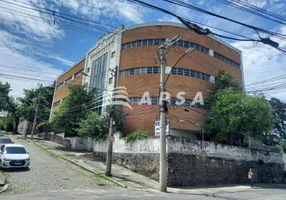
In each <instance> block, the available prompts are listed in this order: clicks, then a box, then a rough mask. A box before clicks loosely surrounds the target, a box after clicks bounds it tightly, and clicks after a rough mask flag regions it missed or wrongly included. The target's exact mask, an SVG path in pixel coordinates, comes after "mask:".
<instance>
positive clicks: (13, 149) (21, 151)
mask: <svg viewBox="0 0 286 200" xmlns="http://www.w3.org/2000/svg"><path fill="white" fill-rule="evenodd" d="M5 151H6V154H26V153H27V152H26V150H25V148H24V147H6V149H5Z"/></svg>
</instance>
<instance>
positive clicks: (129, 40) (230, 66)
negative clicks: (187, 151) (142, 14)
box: [119, 23, 244, 137]
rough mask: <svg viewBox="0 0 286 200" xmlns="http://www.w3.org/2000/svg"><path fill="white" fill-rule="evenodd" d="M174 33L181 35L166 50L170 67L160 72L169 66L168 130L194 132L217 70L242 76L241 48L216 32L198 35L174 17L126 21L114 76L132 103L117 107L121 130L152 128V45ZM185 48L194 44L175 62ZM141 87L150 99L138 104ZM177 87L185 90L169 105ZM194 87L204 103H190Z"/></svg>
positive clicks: (155, 68) (156, 68)
mask: <svg viewBox="0 0 286 200" xmlns="http://www.w3.org/2000/svg"><path fill="white" fill-rule="evenodd" d="M175 35H179V36H181V40H180V41H178V42H176V43H175V44H174V46H173V47H172V48H171V49H170V50H169V51H168V53H167V56H166V60H167V65H168V66H171V67H172V68H173V69H172V71H171V70H170V68H169V70H166V73H170V72H171V75H170V77H169V79H168V81H167V82H166V91H167V92H169V93H170V95H171V97H174V98H172V99H171V105H170V106H169V111H168V115H167V116H168V117H167V118H168V119H169V128H170V131H169V132H170V134H171V135H178V136H183V137H196V134H199V133H200V127H199V125H200V124H202V123H203V121H204V118H205V117H204V114H205V113H206V112H207V109H208V104H207V97H208V93H209V91H211V90H212V89H213V87H214V84H213V82H214V79H215V77H216V76H217V74H218V71H219V70H225V71H228V72H232V73H233V74H235V75H236V76H237V77H238V78H239V79H240V80H241V81H242V83H243V82H244V81H243V65H242V58H241V51H240V50H238V49H236V48H234V47H232V46H231V45H229V44H227V43H225V42H223V41H221V40H219V39H218V38H216V37H213V36H211V35H207V36H204V35H198V34H196V33H195V32H193V31H191V30H189V29H187V28H186V27H184V26H183V25H181V24H177V23H147V24H140V25H135V26H132V27H129V28H127V29H125V30H124V32H123V33H122V48H121V54H120V76H119V86H124V87H126V88H127V91H128V93H129V99H130V102H131V104H132V108H133V110H129V109H127V108H123V112H126V113H128V114H129V115H128V116H126V117H125V124H126V132H127V133H130V132H131V131H133V130H144V131H148V132H149V134H150V135H153V134H154V122H155V121H156V120H159V108H158V99H159V81H160V62H159V60H158V58H157V52H156V50H157V49H158V48H159V46H160V45H161V44H163V43H164V42H165V40H166V38H173V37H174V36H175ZM188 48H194V50H193V51H192V52H191V53H189V54H187V55H186V56H184V57H183V58H182V59H181V60H180V61H179V62H178V60H179V59H180V58H181V57H182V56H183V55H184V54H185V52H186V50H187V49H188ZM177 62H178V63H177ZM176 63H177V64H176ZM175 64H176V66H175V67H173V66H174V65H175ZM166 75H167V74H166ZM146 91H147V92H149V93H150V96H151V100H152V105H138V103H139V101H140V98H141V97H142V95H143V94H144V92H146ZM179 92H185V95H184V97H185V99H186V102H185V103H184V105H183V106H177V105H175V101H174V99H176V95H177V94H178V93H179ZM197 92H202V96H203V98H204V101H205V105H200V104H196V105H193V106H191V105H190V104H191V102H192V100H193V98H194V97H195V95H196V93H197ZM187 111H188V112H187ZM178 121H183V122H184V123H178ZM193 124H196V125H197V126H195V125H193ZM194 133H195V134H194Z"/></svg>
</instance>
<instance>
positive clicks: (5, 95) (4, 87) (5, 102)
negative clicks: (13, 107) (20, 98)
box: [0, 81, 11, 111]
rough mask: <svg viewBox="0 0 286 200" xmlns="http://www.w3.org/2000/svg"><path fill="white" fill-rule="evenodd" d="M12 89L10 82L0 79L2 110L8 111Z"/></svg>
mask: <svg viewBox="0 0 286 200" xmlns="http://www.w3.org/2000/svg"><path fill="white" fill-rule="evenodd" d="M10 91H11V87H10V84H9V83H5V84H3V83H2V82H1V81H0V111H2V110H5V111H7V110H8V108H9V101H10V98H9V92H10Z"/></svg>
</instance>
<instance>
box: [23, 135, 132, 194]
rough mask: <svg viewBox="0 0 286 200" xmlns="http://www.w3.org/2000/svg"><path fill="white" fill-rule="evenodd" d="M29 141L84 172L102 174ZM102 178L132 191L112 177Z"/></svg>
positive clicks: (103, 176)
mask: <svg viewBox="0 0 286 200" xmlns="http://www.w3.org/2000/svg"><path fill="white" fill-rule="evenodd" d="M27 141H28V142H31V143H33V144H35V145H36V146H38V147H40V148H42V149H44V150H46V151H48V152H50V153H51V154H53V155H55V156H57V157H60V158H61V159H63V160H66V161H68V162H70V163H72V164H74V165H77V166H78V167H80V168H82V169H84V170H86V171H88V172H90V173H93V174H95V175H99V174H101V173H100V172H99V171H96V170H91V169H88V168H86V167H84V166H82V165H80V164H78V163H77V162H75V161H73V160H71V159H69V158H67V157H65V156H59V155H57V154H55V153H53V152H51V151H50V150H49V149H48V148H46V147H43V146H41V145H39V144H37V143H36V142H34V141H32V140H27ZM101 177H102V178H104V179H106V180H109V181H111V182H113V183H115V184H117V185H119V186H120V187H123V188H128V189H132V188H130V187H128V186H127V185H124V184H123V183H120V182H118V181H116V180H114V179H112V178H110V177H107V176H105V175H101Z"/></svg>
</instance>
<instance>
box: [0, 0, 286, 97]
mask: <svg viewBox="0 0 286 200" xmlns="http://www.w3.org/2000/svg"><path fill="white" fill-rule="evenodd" d="M144 1H145V2H148V3H152V4H154V5H157V6H160V7H162V8H165V9H167V10H169V11H172V12H174V13H176V14H179V15H181V16H184V17H186V18H188V19H190V20H195V21H197V22H200V23H204V24H207V25H209V26H213V27H216V28H220V29H224V30H227V31H231V32H235V33H239V34H242V35H245V36H248V37H253V38H258V35H257V33H256V32H255V31H253V30H252V29H248V28H246V27H243V26H240V25H237V24H234V23H232V22H227V21H225V20H222V19H218V18H215V17H213V16H210V15H206V14H203V13H200V12H197V11H193V10H190V9H187V8H182V7H180V6H177V5H173V4H170V3H167V2H164V1H163V0H144ZM183 1H185V2H186V3H190V4H192V5H194V6H197V7H200V8H203V9H205V10H208V11H211V12H213V13H216V14H219V15H223V16H226V17H228V18H232V19H235V20H238V21H241V22H243V23H247V24H251V25H254V26H257V27H260V28H264V29H267V30H271V31H275V32H280V33H283V34H286V25H283V24H279V23H277V22H273V21H270V20H268V19H264V18H262V17H260V16H256V15H253V14H250V13H247V12H245V11H242V10H239V9H237V8H234V7H231V6H229V5H228V6H227V5H225V4H223V3H221V1H220V0H183ZM242 1H244V2H247V3H250V4H252V5H255V6H258V7H259V8H263V9H266V10H268V11H270V12H273V13H275V14H278V15H280V16H282V17H284V18H285V19H286V9H285V7H286V0H242ZM43 8H44V9H45V10H43ZM47 10H50V11H51V12H53V11H56V12H60V13H64V14H68V15H72V16H76V17H80V18H85V19H88V20H92V21H96V22H97V26H96V27H95V26H94V27H86V26H83V25H82V24H78V23H73V22H64V20H63V19H61V18H59V17H57V16H56V15H53V14H52V13H49V12H47ZM72 19H75V18H72ZM158 21H169V22H178V20H177V19H175V18H174V17H172V16H169V15H167V14H164V13H161V12H158V11H154V10H151V9H149V8H145V7H142V6H140V5H138V4H134V3H131V2H130V1H127V0H0V81H1V82H6V81H8V82H9V83H10V84H11V87H12V91H11V95H13V96H14V97H19V96H23V89H24V88H26V89H31V88H36V87H38V84H39V83H42V84H43V85H49V84H52V82H53V81H54V80H55V79H56V77H57V76H58V75H59V74H61V73H62V72H63V71H65V70H67V69H68V68H69V67H71V66H72V65H73V64H74V63H76V62H77V61H79V60H80V59H81V58H82V57H84V56H85V53H86V52H87V51H88V50H89V49H90V48H91V47H92V46H93V45H94V44H95V42H96V41H97V40H98V39H99V38H100V37H101V36H102V35H103V34H105V33H107V32H108V31H111V30H112V29H113V28H115V27H117V26H119V25H121V24H123V25H124V26H125V27H128V26H130V25H133V24H138V23H145V22H158ZM83 23H88V21H87V20H85V21H84V22H83ZM202 27H205V26H202ZM211 30H213V31H215V32H217V33H220V34H224V35H228V36H230V35H229V34H227V33H224V32H221V31H218V30H215V29H212V28H211ZM83 32H84V33H83ZM232 36H233V35H232ZM260 36H261V37H266V36H269V35H264V34H261V33H260ZM236 37H237V36H236ZM271 38H273V40H275V41H277V42H279V44H280V47H283V48H286V40H279V39H278V38H275V37H271ZM225 41H226V42H228V43H230V44H231V45H233V46H235V47H236V48H238V49H240V50H241V51H242V53H243V66H244V77H245V84H246V89H247V90H249V91H252V92H253V91H257V90H260V89H262V90H263V89H265V88H269V86H273V85H276V84H278V83H279V84H284V85H285V83H286V81H284V82H283V80H284V79H285V78H286V55H285V54H282V53H280V52H279V51H278V50H277V49H274V48H272V47H270V46H267V45H265V44H261V43H257V42H245V41H234V40H225ZM276 77H277V78H276ZM273 80H276V81H273ZM283 89H284V90H283ZM265 96H266V97H267V98H271V97H276V98H279V99H280V100H282V101H284V102H286V92H285V88H283V85H282V86H280V87H279V88H278V89H276V90H271V91H267V92H265Z"/></svg>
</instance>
